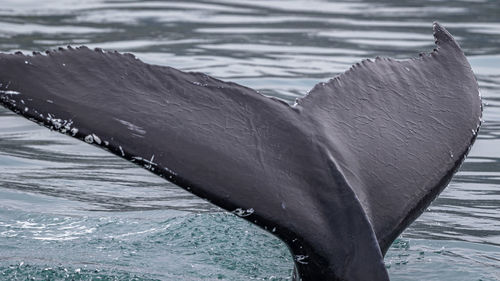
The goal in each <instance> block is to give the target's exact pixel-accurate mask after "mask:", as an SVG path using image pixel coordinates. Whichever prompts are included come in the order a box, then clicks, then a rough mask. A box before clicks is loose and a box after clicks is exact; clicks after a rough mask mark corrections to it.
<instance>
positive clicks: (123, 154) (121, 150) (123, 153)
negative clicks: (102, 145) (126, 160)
mask: <svg viewBox="0 0 500 281" xmlns="http://www.w3.org/2000/svg"><path fill="white" fill-rule="evenodd" d="M118 148H119V149H120V152H121V153H122V157H124V156H125V152H123V148H122V147H121V146H119V147H118Z"/></svg>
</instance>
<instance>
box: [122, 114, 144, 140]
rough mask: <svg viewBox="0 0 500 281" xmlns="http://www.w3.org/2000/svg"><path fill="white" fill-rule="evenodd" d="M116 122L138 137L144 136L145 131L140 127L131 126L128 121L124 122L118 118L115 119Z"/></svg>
mask: <svg viewBox="0 0 500 281" xmlns="http://www.w3.org/2000/svg"><path fill="white" fill-rule="evenodd" d="M115 120H116V121H118V122H120V123H121V124H122V125H125V126H127V128H128V129H129V130H130V131H133V132H135V133H138V134H139V135H140V136H142V135H144V134H146V131H145V130H144V129H143V128H141V127H140V126H137V125H135V124H132V123H130V122H128V121H125V120H121V119H118V118H115Z"/></svg>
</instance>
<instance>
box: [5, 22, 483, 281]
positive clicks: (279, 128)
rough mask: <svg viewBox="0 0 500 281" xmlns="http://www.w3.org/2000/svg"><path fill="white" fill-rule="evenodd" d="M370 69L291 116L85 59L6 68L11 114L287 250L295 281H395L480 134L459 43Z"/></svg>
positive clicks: (23, 60) (445, 37)
mask: <svg viewBox="0 0 500 281" xmlns="http://www.w3.org/2000/svg"><path fill="white" fill-rule="evenodd" d="M434 37H435V39H436V44H437V49H436V50H434V51H433V52H432V53H430V54H425V55H421V56H420V57H419V58H414V59H409V60H393V59H389V58H376V59H375V60H364V61H362V62H361V63H358V64H356V65H354V66H352V67H351V69H349V70H348V71H347V72H345V73H343V74H341V75H339V76H336V77H334V78H333V79H331V80H329V81H328V82H326V83H320V84H318V85H316V86H315V87H314V88H313V89H312V90H311V91H310V93H309V94H308V95H306V96H305V97H304V98H302V99H299V100H298V101H297V103H296V104H295V105H294V106H289V105H288V104H287V103H285V102H282V101H280V100H277V99H274V98H269V97H266V96H263V95H261V94H259V93H257V92H256V91H254V90H252V89H249V88H246V87H243V86H240V85H238V84H235V83H230V82H223V81H220V80H217V79H215V78H212V77H209V76H207V75H204V74H200V73H192V72H188V73H186V72H182V71H179V70H176V69H173V68H169V67H163V66H156V65H149V64H145V63H143V62H141V61H140V60H138V59H136V58H135V57H134V56H132V55H130V54H124V55H123V54H119V53H117V52H106V51H103V50H100V49H96V50H95V51H92V50H89V49H88V48H86V47H80V48H76V49H73V48H71V47H68V48H67V49H62V48H61V49H59V50H58V51H48V52H47V54H46V55H41V54H39V53H34V55H33V56H25V55H23V54H20V53H17V54H1V55H0V85H1V86H0V100H1V103H2V104H3V106H5V107H7V108H9V109H11V110H13V111H14V112H16V113H18V114H20V115H23V116H24V117H26V118H29V119H30V120H33V121H35V122H38V123H39V124H42V125H44V126H46V127H48V128H50V129H52V130H57V131H60V132H61V133H64V134H67V135H70V136H73V137H75V138H78V139H80V140H83V141H86V142H88V143H92V144H94V145H97V146H100V147H102V148H103V149H106V150H108V151H110V152H112V153H114V154H116V155H118V156H120V157H123V158H125V159H127V160H129V161H132V162H134V163H136V164H138V165H142V166H143V167H145V168H146V169H148V170H150V171H151V172H153V173H155V174H157V175H159V176H161V177H164V178H165V179H167V180H169V181H171V182H173V183H175V184H177V185H179V186H180V187H182V188H184V189H186V190H188V191H190V192H192V193H194V194H196V195H198V196H200V197H202V198H205V199H207V200H209V201H210V202H212V203H214V204H216V205H217V206H220V207H222V208H224V209H226V210H228V211H230V212H234V213H235V214H237V215H239V216H241V217H243V218H244V219H246V220H248V221H250V222H252V223H255V224H257V225H259V226H260V227H262V228H264V229H266V230H268V231H269V232H271V233H273V234H274V235H276V236H277V237H279V238H280V239H282V240H283V241H284V242H285V243H286V244H287V245H288V247H289V249H290V251H291V252H292V255H293V257H294V259H295V268H296V273H295V275H296V279H297V280H303V281H319V280H347V281H354V280H374V281H378V280H389V277H388V274H387V271H386V269H385V266H384V262H383V256H384V254H385V253H386V251H387V249H388V248H389V246H390V245H391V243H392V242H393V240H394V239H395V238H396V237H397V236H398V235H399V234H400V233H401V232H402V231H403V230H404V229H405V228H406V227H407V226H408V225H409V224H410V223H411V222H412V221H414V220H415V219H416V218H417V217H418V216H419V215H420V214H421V213H422V212H423V211H424V210H425V208H426V207H427V206H428V205H429V204H430V202H431V201H432V200H433V199H434V198H435V197H436V196H437V195H438V194H439V193H440V192H441V191H442V190H443V189H444V188H445V186H446V185H447V184H448V182H449V181H450V179H451V177H452V175H453V173H454V172H455V171H456V170H457V168H458V167H459V166H460V164H461V163H462V161H463V160H464V158H465V156H466V154H467V152H468V151H469V149H470V147H471V145H472V143H473V141H474V139H475V137H476V134H477V132H478V129H479V126H480V118H481V101H480V97H479V92H478V85H477V82H476V79H475V77H474V75H473V73H472V70H471V67H470V65H469V63H468V62H467V60H466V58H465V56H464V53H463V52H462V50H461V49H460V47H459V46H458V44H457V43H456V42H455V40H454V39H453V38H452V36H451V35H450V34H449V33H448V32H447V31H446V30H445V29H444V28H443V27H442V26H440V25H439V24H437V23H435V24H434Z"/></svg>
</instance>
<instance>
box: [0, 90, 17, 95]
mask: <svg viewBox="0 0 500 281" xmlns="http://www.w3.org/2000/svg"><path fill="white" fill-rule="evenodd" d="M0 94H5V95H20V94H21V93H19V92H16V91H4V90H0Z"/></svg>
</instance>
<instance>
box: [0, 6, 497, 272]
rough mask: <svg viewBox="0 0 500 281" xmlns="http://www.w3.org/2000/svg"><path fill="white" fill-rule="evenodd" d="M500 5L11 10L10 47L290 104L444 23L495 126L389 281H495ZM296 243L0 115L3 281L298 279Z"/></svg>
mask: <svg viewBox="0 0 500 281" xmlns="http://www.w3.org/2000/svg"><path fill="white" fill-rule="evenodd" d="M499 15H500V6H499V5H498V3H497V2H496V1H487V0H483V1H482V0H470V1H466V0H462V1H431V0H427V1H425V0H424V1H418V2H416V1H409V0H406V1H345V2H338V1H306V0H290V1H229V0H218V1H210V0H206V1H200V0H196V1H185V2H182V1H102V0H92V1H73V0H45V1H34V0H22V1H19V0H3V1H2V5H1V6H0V51H2V52H14V51H17V50H22V51H25V52H30V51H44V50H46V49H53V48H56V47H59V46H66V45H68V44H71V45H74V46H78V45H87V46H90V47H102V48H105V49H109V50H119V51H121V52H133V53H134V54H136V55H137V56H138V57H139V58H140V59H142V60H144V61H146V62H149V63H153V64H159V65H169V66H173V67H176V68H179V69H182V70H185V71H201V72H205V73H207V74H209V75H212V76H215V77H217V78H220V79H224V80H231V81H235V82H238V83H240V84H243V85H245V86H249V87H252V88H255V89H258V90H259V91H260V92H261V93H263V94H266V95H269V96H275V97H279V98H282V99H285V100H287V101H288V102H290V103H292V102H293V101H294V100H295V98H297V97H301V96H303V95H305V94H306V93H307V91H308V90H310V89H311V88H312V87H313V86H314V84H316V83H318V82H320V81H326V80H328V79H329V78H331V77H333V76H335V75H337V74H339V73H341V72H343V71H345V70H347V69H348V68H349V67H350V65H352V64H353V63H356V62H358V61H360V60H362V59H364V58H373V57H375V56H390V57H395V58H399V59H404V58H409V57H415V56H417V55H418V53H419V52H430V51H432V49H433V48H434V45H433V44H434V43H433V38H432V29H431V26H432V22H433V21H434V20H439V21H440V22H441V23H442V24H444V25H445V26H446V27H447V28H448V29H449V31H450V32H451V33H452V34H453V35H454V36H455V38H456V39H457V40H458V41H459V43H460V44H461V46H462V47H463V49H464V50H465V52H466V55H467V56H468V58H469V60H470V62H471V64H472V67H473V69H474V71H475V73H476V76H477V79H478V82H479V85H480V88H481V93H482V96H483V99H484V100H483V102H484V103H485V107H484V120H485V123H484V125H483V127H482V128H481V132H480V134H479V137H478V140H477V142H476V145H475V146H474V148H473V149H472V151H471V154H470V156H469V158H468V159H467V160H466V162H465V164H464V165H463V166H462V168H461V169H460V171H459V173H458V174H457V175H456V176H455V178H454V179H453V181H452V182H451V184H450V186H449V187H448V188H447V189H446V190H445V191H444V192H443V194H442V195H441V196H440V197H439V198H438V199H437V200H436V201H435V202H434V203H433V204H432V205H431V207H430V208H429V209H428V210H427V212H425V213H424V214H423V215H422V216H421V217H420V218H419V219H418V220H417V221H416V222H415V223H413V224H412V225H411V227H410V228H408V229H407V230H406V231H405V232H404V233H403V235H402V236H401V237H399V238H398V239H397V240H396V242H395V243H394V244H393V246H392V247H391V249H390V250H389V252H388V254H387V256H386V259H385V263H386V266H387V268H388V271H389V274H390V276H391V280H400V281H402V280H450V281H451V280H483V281H484V280H500V95H499V94H498V92H499V90H500V67H499V66H500V17H499ZM291 270H292V259H291V256H290V254H289V252H288V250H287V249H286V247H285V245H284V244H283V243H282V242H280V241H279V240H277V239H276V238H274V237H272V236H271V235H269V234H267V233H265V232H264V231H262V230H260V229H259V228H257V227H255V226H253V225H250V224H249V223H247V222H245V221H243V220H241V219H239V218H237V217H235V216H233V215H231V214H227V213H225V212H223V211H221V210H220V209H218V208H216V207H214V206H212V205H210V204H208V203H206V202H205V201H202V200H200V199H198V198H196V197H194V196H192V195H190V194H188V193H186V192H184V191H182V190H181V189H179V188H177V187H175V186H174V185H172V184H170V183H168V182H165V181H163V180H162V179H160V178H157V177H155V176H152V175H151V174H149V173H148V172H146V171H144V170H142V169H140V168H138V167H136V166H134V165H132V164H130V163H127V162H125V161H124V160H121V159H119V158H117V157H115V156H112V155H108V154H107V153H105V152H103V151H100V150H98V149H96V148H94V147H92V146H89V145H87V144H84V143H80V142H78V141H76V140H73V139H70V138H69V137H63V136H62V135H59V134H56V133H53V132H50V131H48V130H46V129H44V128H41V127H39V126H37V125H35V124H32V123H30V122H28V121H26V120H24V119H21V118H19V117H17V116H15V115H13V114H12V113H10V112H7V111H6V110H4V109H0V279H1V280H26V279H30V278H34V279H35V280H65V279H74V280H186V281H187V280H228V281H230V280H290V276H291Z"/></svg>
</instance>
